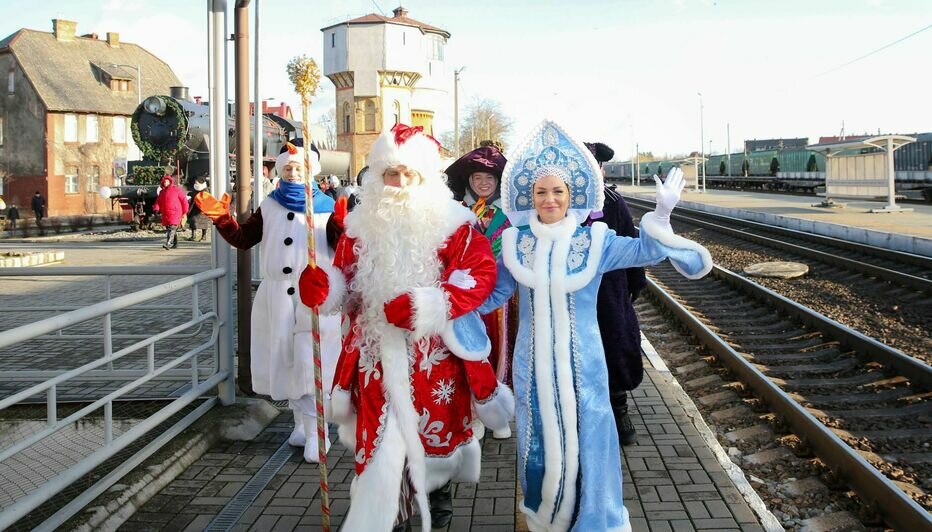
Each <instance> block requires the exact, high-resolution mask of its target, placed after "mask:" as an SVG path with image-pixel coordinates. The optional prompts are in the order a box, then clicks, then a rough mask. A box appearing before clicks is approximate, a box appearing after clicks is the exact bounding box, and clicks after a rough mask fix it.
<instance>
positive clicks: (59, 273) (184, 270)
mask: <svg viewBox="0 0 932 532" xmlns="http://www.w3.org/2000/svg"><path fill="white" fill-rule="evenodd" d="M203 271H204V267H203V266H193V265H166V266H52V267H50V268H41V269H38V270H37V269H36V268H0V277H75V276H82V277H104V276H113V275H194V274H196V273H201V272H203Z"/></svg>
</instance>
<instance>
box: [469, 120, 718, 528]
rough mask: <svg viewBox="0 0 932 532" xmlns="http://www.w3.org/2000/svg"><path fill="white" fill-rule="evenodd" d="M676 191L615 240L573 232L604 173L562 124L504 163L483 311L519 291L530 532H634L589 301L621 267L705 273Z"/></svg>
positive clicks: (519, 382) (600, 233)
mask: <svg viewBox="0 0 932 532" xmlns="http://www.w3.org/2000/svg"><path fill="white" fill-rule="evenodd" d="M683 184H684V182H683V178H682V173H681V172H678V171H671V173H670V174H669V175H668V177H667V180H666V182H664V183H660V182H658V184H657V210H656V211H655V212H653V213H649V214H647V215H645V216H644V217H643V218H642V219H641V226H640V229H641V231H640V238H630V237H619V236H617V235H616V234H615V232H614V231H612V230H610V229H608V228H607V227H606V226H605V224H603V223H601V222H596V223H593V224H592V225H591V226H586V227H584V226H580V223H581V222H583V221H585V220H586V218H587V217H588V216H589V213H590V212H592V211H598V210H601V209H602V204H603V201H604V197H603V194H604V190H603V184H602V174H601V172H600V170H599V165H598V163H597V162H596V161H595V159H594V158H593V157H592V154H591V153H589V151H588V150H587V149H586V148H585V147H584V146H583V145H582V143H580V142H577V141H576V140H574V139H572V138H571V137H570V136H569V135H567V134H566V133H565V132H564V130H563V129H562V128H561V127H560V126H558V125H557V124H555V123H553V122H550V121H544V122H542V123H541V124H540V125H539V126H538V127H537V128H536V129H535V130H534V132H533V133H532V134H531V136H530V138H528V139H527V140H526V141H525V142H524V144H523V145H522V146H521V147H520V148H519V149H518V150H516V152H515V153H514V154H512V155H511V157H509V161H508V166H507V167H506V169H505V173H504V175H503V177H502V205H503V208H504V210H505V214H507V215H508V217H509V220H510V221H511V223H512V226H513V227H511V228H509V229H507V230H506V231H505V233H504V234H503V235H502V254H501V256H500V258H499V262H498V279H497V282H496V286H495V290H494V292H493V293H492V295H491V296H490V297H489V299H488V300H487V301H486V302H485V304H484V305H483V306H482V307H481V308H480V309H479V312H480V313H486V312H489V311H491V310H492V309H494V308H496V307H498V306H499V305H501V304H502V303H503V302H505V301H506V300H507V299H508V298H509V297H511V295H512V294H513V293H514V292H515V290H517V291H518V301H519V312H518V314H519V316H520V324H519V327H518V339H517V345H516V347H515V352H514V365H513V368H512V375H513V379H514V392H515V402H516V424H517V436H518V472H519V476H520V481H521V488H522V491H523V493H524V500H523V501H521V504H520V508H521V511H522V512H523V513H524V514H525V516H526V517H527V521H528V526H529V528H530V529H531V530H533V531H538V530H546V531H564V530H570V529H572V530H574V531H578V532H589V531H592V530H619V531H626V530H631V525H630V522H629V520H628V512H627V510H625V507H624V503H623V502H622V471H621V451H620V447H619V444H618V434H617V432H616V428H615V419H614V416H613V414H612V409H611V405H610V402H609V390H608V377H607V373H606V367H605V356H604V353H603V348H602V341H601V338H600V335H599V326H598V321H597V319H596V297H597V294H598V290H599V283H600V281H601V278H602V275H603V274H604V273H606V272H609V271H612V270H617V269H620V268H629V267H632V266H646V265H650V264H656V263H658V262H661V261H662V260H664V259H667V258H669V259H670V260H671V262H672V263H673V265H674V267H675V268H676V269H677V270H678V271H680V273H682V274H683V275H685V276H686V277H689V278H700V277H702V276H704V275H705V274H706V273H708V272H709V270H710V269H711V267H712V261H711V257H710V256H709V252H708V251H707V250H706V249H705V248H703V247H702V246H700V245H699V244H696V243H695V242H692V241H690V240H687V239H685V238H682V237H680V236H677V235H675V234H674V233H673V230H672V228H671V227H670V220H669V216H670V212H671V211H672V210H673V207H674V206H675V205H676V203H677V202H678V201H679V195H680V192H681V191H682V189H683Z"/></svg>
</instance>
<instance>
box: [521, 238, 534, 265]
mask: <svg viewBox="0 0 932 532" xmlns="http://www.w3.org/2000/svg"><path fill="white" fill-rule="evenodd" d="M518 251H520V252H521V264H523V265H524V266H525V267H526V268H533V267H534V238H532V237H531V236H530V235H522V236H521V240H519V241H518Z"/></svg>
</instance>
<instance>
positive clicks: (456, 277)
mask: <svg viewBox="0 0 932 532" xmlns="http://www.w3.org/2000/svg"><path fill="white" fill-rule="evenodd" d="M471 271H472V270H471V269H466V270H453V272H451V273H450V278H449V279H447V282H448V283H450V284H452V285H453V286H455V287H457V288H462V289H463V290H472V289H473V287H474V286H476V280H475V279H474V278H473V276H472V275H469V272H471Z"/></svg>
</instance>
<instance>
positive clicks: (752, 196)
mask: <svg viewBox="0 0 932 532" xmlns="http://www.w3.org/2000/svg"><path fill="white" fill-rule="evenodd" d="M641 182H642V183H643V186H640V187H638V186H631V185H630V184H629V185H623V184H618V186H617V190H618V191H619V192H620V193H621V194H624V195H630V196H635V197H643V198H645V199H653V197H654V186H653V184H651V185H650V186H647V181H646V180H643V179H642V180H641ZM822 200H823V198H822V197H821V196H802V195H792V194H776V193H767V192H750V191H735V190H720V189H711V188H710V189H708V190H707V191H706V192H704V193H699V192H695V191H691V190H686V191H684V192H683V196H682V199H681V201H680V205H681V206H682V207H686V208H689V209H696V210H701V211H706V212H712V213H716V214H724V215H728V216H733V217H735V218H742V219H747V220H753V221H756V222H762V223H767V224H771V225H778V226H781V227H787V228H790V229H797V230H800V231H806V232H810V233H816V234H820V235H825V236H831V237H834V238H839V239H843V240H851V241H854V242H861V243H864V244H870V245H874V246H878V247H883V248H888V249H894V250H897V251H905V252H907V253H914V254H917V255H923V256H932V204H923V203H904V204H899V203H898V204H897V205H899V206H901V207H905V208H909V209H913V210H912V211H911V212H901V213H871V212H870V210H871V209H879V208H882V207H884V206H885V205H886V202H881V201H866V200H848V199H835V201H836V202H838V203H842V204H845V207H843V208H826V207H815V206H813V205H814V204H818V203H821V202H822Z"/></svg>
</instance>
